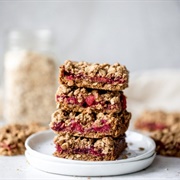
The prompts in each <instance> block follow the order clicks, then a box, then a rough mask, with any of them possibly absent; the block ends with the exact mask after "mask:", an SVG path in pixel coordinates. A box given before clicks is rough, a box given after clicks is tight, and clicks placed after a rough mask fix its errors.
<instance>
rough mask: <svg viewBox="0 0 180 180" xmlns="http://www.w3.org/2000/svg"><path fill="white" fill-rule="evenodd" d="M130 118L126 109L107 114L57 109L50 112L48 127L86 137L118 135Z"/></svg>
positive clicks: (122, 132) (55, 130)
mask: <svg viewBox="0 0 180 180" xmlns="http://www.w3.org/2000/svg"><path fill="white" fill-rule="evenodd" d="M130 118H131V113H129V112H127V111H126V110H125V111H123V112H122V113H116V114H112V113H111V114H109V113H108V114H107V113H102V112H101V113H94V112H92V111H89V112H88V111H84V112H81V113H79V112H72V111H63V110H61V109H58V110H56V111H55V112H54V113H53V114H52V120H51V123H50V128H51V129H52V130H54V132H55V133H57V134H65V133H70V134H71V135H74V136H81V137H88V138H100V137H103V136H112V137H118V136H119V135H122V134H124V133H125V131H126V130H127V128H128V126H129V121H130Z"/></svg>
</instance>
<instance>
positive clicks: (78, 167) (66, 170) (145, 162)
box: [25, 150, 156, 176]
mask: <svg viewBox="0 0 180 180" xmlns="http://www.w3.org/2000/svg"><path fill="white" fill-rule="evenodd" d="M25 155H26V158H27V160H28V162H29V163H30V164H31V165H32V166H33V167H34V168H37V169H39V170H42V171H45V172H49V173H55V174H61V175H73V176H112V175H122V174H127V173H133V172H136V171H140V170H142V169H145V168H147V167H148V166H150V165H151V163H152V162H153V160H154V158H155V156H156V154H153V155H152V156H151V157H149V158H146V159H142V160H137V161H132V162H126V163H120V162H119V163H116V164H114V163H111V164H103V165H102V164H94V165H91V164H85V165H82V164H79V163H72V164H70V163H63V162H56V161H48V160H46V159H42V158H37V157H35V156H33V155H32V154H30V153H29V152H28V150H27V151H26V152H25Z"/></svg>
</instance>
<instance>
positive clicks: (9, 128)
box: [0, 123, 47, 156]
mask: <svg viewBox="0 0 180 180" xmlns="http://www.w3.org/2000/svg"><path fill="white" fill-rule="evenodd" d="M45 129H47V127H45V126H42V125H39V124H36V123H31V124H26V125H22V124H12V125H6V126H3V127H1V128H0V132H1V133H0V155H4V156H14V155H20V154H24V151H25V145H24V143H25V140H26V139H27V138H28V137H29V136H30V135H31V134H33V133H35V132H38V131H42V130H45Z"/></svg>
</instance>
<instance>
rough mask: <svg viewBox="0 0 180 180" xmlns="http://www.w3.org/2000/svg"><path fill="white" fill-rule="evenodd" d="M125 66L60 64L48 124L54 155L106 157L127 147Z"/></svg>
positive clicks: (111, 156) (80, 157)
mask: <svg viewBox="0 0 180 180" xmlns="http://www.w3.org/2000/svg"><path fill="white" fill-rule="evenodd" d="M128 76H129V74H128V70H127V69H126V67H125V66H122V65H120V64H118V63H117V64H114V65H109V64H98V63H94V64H91V63H87V62H73V61H70V60H67V61H65V63H64V64H63V65H62V66H60V73H59V82H60V84H59V87H58V90H57V92H56V95H55V98H56V103H57V110H56V111H55V112H54V113H53V114H52V119H51V122H50V128H51V129H52V130H53V131H54V132H55V133H56V135H57V136H56V137H55V138H54V144H55V147H56V150H55V152H54V155H55V156H57V157H61V158H67V159H76V160H86V161H103V160H105V161H108V160H115V159H117V158H118V157H119V156H120V154H121V153H122V151H123V150H124V149H125V148H126V147H127V143H126V140H125V132H126V130H127V129H128V126H129V121H130V118H131V113H129V112H127V110H126V97H125V96H124V94H123V91H122V90H124V89H125V88H127V87H128Z"/></svg>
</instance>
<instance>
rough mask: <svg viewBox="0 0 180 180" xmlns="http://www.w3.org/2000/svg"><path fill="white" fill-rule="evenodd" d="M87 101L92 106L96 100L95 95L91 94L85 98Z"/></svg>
mask: <svg viewBox="0 0 180 180" xmlns="http://www.w3.org/2000/svg"><path fill="white" fill-rule="evenodd" d="M85 101H86V104H87V105H88V106H91V105H93V103H94V102H95V97H94V96H93V95H90V96H88V97H87V98H86V99H85Z"/></svg>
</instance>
